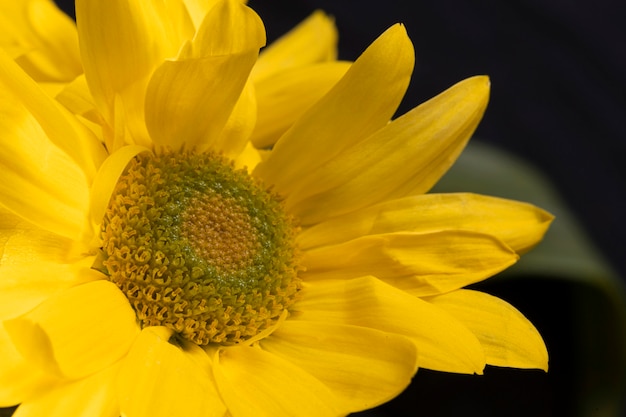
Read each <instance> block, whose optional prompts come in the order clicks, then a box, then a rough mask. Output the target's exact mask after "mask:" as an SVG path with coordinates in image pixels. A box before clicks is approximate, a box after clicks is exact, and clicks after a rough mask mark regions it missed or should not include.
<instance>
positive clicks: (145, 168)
mask: <svg viewBox="0 0 626 417" xmlns="http://www.w3.org/2000/svg"><path fill="white" fill-rule="evenodd" d="M295 230H296V229H295V226H294V224H293V222H292V220H291V218H290V217H289V216H288V215H286V213H285V212H284V210H283V206H282V204H281V202H280V201H279V199H278V198H277V196H276V195H274V194H272V193H271V192H269V191H268V190H267V189H265V187H263V186H262V185H261V184H259V183H258V182H257V181H255V180H254V179H252V178H251V177H250V176H249V175H248V173H247V172H246V171H245V170H238V169H235V168H234V167H233V165H232V163H230V162H229V161H226V160H225V159H224V158H222V157H221V156H218V155H215V154H213V153H201V154H194V153H187V152H170V151H160V152H157V153H155V154H149V153H143V154H140V155H138V156H136V157H135V158H134V159H133V160H132V161H131V162H130V163H129V165H128V167H127V168H126V170H125V171H124V173H123V175H122V176H121V177H120V179H119V180H118V183H117V185H116V187H115V190H114V193H113V195H112V197H111V200H110V202H109V206H108V208H107V210H106V213H105V216H104V220H103V225H102V239H103V246H102V267H103V272H104V273H105V274H106V275H107V276H108V279H109V280H110V281H112V282H114V283H115V284H116V285H117V286H118V287H119V288H120V290H122V292H123V293H124V294H125V295H126V297H127V298H128V300H129V302H130V304H131V305H132V306H133V308H134V310H135V312H136V314H137V318H138V320H139V322H140V324H141V326H142V327H147V326H165V327H168V328H170V329H172V330H173V331H174V332H175V333H176V334H177V335H178V336H179V337H182V338H185V339H188V340H190V341H192V342H194V343H196V344H199V345H207V344H210V343H216V344H222V345H232V344H236V343H238V342H241V341H244V340H247V339H249V338H251V337H254V336H256V335H257V334H259V333H260V332H261V331H263V330H265V329H267V328H269V327H270V326H272V325H273V324H275V323H276V322H277V321H278V319H279V318H280V317H281V316H282V315H283V314H284V312H285V310H287V309H288V308H289V307H290V306H291V305H292V304H293V303H294V301H295V300H296V298H297V295H298V293H299V290H300V287H301V283H300V278H299V277H298V256H297V250H296V246H295V243H294V236H295Z"/></svg>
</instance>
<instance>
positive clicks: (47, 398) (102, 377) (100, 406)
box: [13, 366, 120, 417]
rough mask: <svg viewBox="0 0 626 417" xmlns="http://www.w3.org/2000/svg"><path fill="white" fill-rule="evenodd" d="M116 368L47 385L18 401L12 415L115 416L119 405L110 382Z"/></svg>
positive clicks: (51, 416) (61, 416)
mask: <svg viewBox="0 0 626 417" xmlns="http://www.w3.org/2000/svg"><path fill="white" fill-rule="evenodd" d="M118 368H119V367H118V366H111V367H109V368H107V369H105V370H103V371H102V372H98V373H96V374H95V375H91V376H89V377H87V378H82V379H79V380H77V381H66V382H62V383H57V384H55V385H53V386H49V387H47V389H46V390H45V392H42V393H41V394H39V395H37V396H36V397H33V398H29V399H28V401H26V402H24V404H22V405H20V406H19V407H18V408H17V410H16V411H15V413H14V414H13V417H41V416H46V417H68V416H72V417H117V416H119V415H120V409H119V406H118V403H117V398H116V397H115V391H114V389H113V383H112V382H113V379H114V378H115V374H116V373H117V371H118Z"/></svg>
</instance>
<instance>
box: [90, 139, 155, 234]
mask: <svg viewBox="0 0 626 417" xmlns="http://www.w3.org/2000/svg"><path fill="white" fill-rule="evenodd" d="M142 152H151V151H150V150H149V149H147V148H144V147H143V146H137V145H131V146H125V147H123V148H121V149H119V150H117V151H116V152H114V153H113V154H112V155H111V156H109V157H108V158H107V159H106V160H105V161H104V163H103V164H102V166H101V167H100V171H98V174H97V175H96V178H95V179H94V182H93V186H92V187H91V195H90V197H91V203H90V208H91V213H90V215H91V222H92V224H93V226H94V227H95V228H96V229H98V228H99V227H100V224H101V222H102V218H103V217H104V212H105V210H106V209H107V207H108V206H109V200H110V199H111V194H113V190H114V189H115V186H116V185H117V181H118V180H119V178H120V175H122V173H123V172H124V170H125V169H126V166H127V165H128V163H129V162H130V161H131V159H133V158H134V157H135V156H137V155H138V154H140V153H142Z"/></svg>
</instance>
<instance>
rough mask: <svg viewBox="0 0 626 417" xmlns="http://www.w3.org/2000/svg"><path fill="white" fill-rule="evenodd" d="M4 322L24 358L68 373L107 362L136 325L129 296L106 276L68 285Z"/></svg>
mask: <svg viewBox="0 0 626 417" xmlns="http://www.w3.org/2000/svg"><path fill="white" fill-rule="evenodd" d="M4 325H5V327H6V329H7V331H8V332H9V335H10V336H11V339H12V340H13V343H15V346H16V347H17V349H18V351H19V352H20V354H22V355H23V356H24V357H25V358H26V359H27V360H29V361H31V362H32V363H35V364H37V365H38V366H40V367H41V368H43V369H45V370H46V371H48V372H50V373H54V374H57V375H62V376H66V377H68V378H81V377H85V376H87V375H90V374H93V373H95V372H98V371H100V370H103V369H105V368H106V367H108V366H110V365H112V364H113V363H115V362H116V361H117V360H119V359H120V358H121V357H122V356H123V355H124V354H126V352H127V351H128V349H129V348H130V345H131V343H132V342H133V340H134V338H135V337H136V335H137V333H138V331H139V330H138V327H137V324H136V322H135V312H134V311H133V309H132V308H131V306H130V304H129V303H128V300H127V299H126V297H125V296H124V294H122V292H121V291H120V290H119V289H118V288H117V287H116V286H115V284H113V283H111V282H109V281H95V282H88V283H86V284H81V285H78V286H75V287H72V288H70V289H67V290H65V291H63V292H62V293H60V294H58V295H56V296H53V297H51V298H50V299H48V300H46V301H45V302H43V303H42V304H40V305H39V306H38V307H36V308H35V309H34V310H32V311H30V312H28V313H26V314H25V315H23V316H21V317H18V318H15V319H12V320H9V321H6V322H4Z"/></svg>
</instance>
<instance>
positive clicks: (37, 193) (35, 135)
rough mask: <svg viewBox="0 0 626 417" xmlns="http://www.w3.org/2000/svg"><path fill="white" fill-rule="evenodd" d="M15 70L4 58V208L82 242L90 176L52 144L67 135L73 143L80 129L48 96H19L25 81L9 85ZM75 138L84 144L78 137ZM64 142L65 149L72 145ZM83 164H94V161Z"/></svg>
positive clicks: (0, 187) (0, 157)
mask: <svg viewBox="0 0 626 417" xmlns="http://www.w3.org/2000/svg"><path fill="white" fill-rule="evenodd" d="M14 66H15V64H14V63H12V62H11V61H10V60H8V59H7V58H6V57H0V86H2V88H3V92H4V94H3V98H2V100H0V115H1V116H2V117H0V130H1V131H2V139H1V142H2V143H1V144H2V146H0V161H2V162H0V166H1V171H2V181H0V199H1V201H2V205H4V206H5V207H6V208H8V209H9V210H10V211H12V212H14V213H19V214H20V216H22V217H24V218H26V219H28V220H29V221H31V222H32V223H34V224H37V225H39V226H40V227H42V228H44V229H46V230H49V231H52V232H54V233H57V234H59V235H61V236H65V237H68V238H71V239H74V240H80V239H81V238H82V236H83V233H84V231H85V230H84V229H85V225H86V223H85V220H86V214H87V212H88V205H89V177H88V176H87V174H86V173H85V170H84V169H82V168H83V167H81V165H79V164H78V163H76V162H75V160H74V159H72V158H71V157H70V156H69V155H68V154H67V153H66V152H64V151H63V150H62V149H61V148H60V147H59V146H57V144H56V143H55V142H54V141H53V140H52V137H54V138H56V139H58V140H61V139H60V134H61V133H62V132H65V133H66V135H67V137H68V138H71V137H72V133H74V132H75V130H74V129H72V128H71V123H70V122H69V121H68V119H67V118H66V117H65V115H64V114H63V113H62V112H61V111H60V109H59V108H58V107H55V106H54V105H52V104H51V103H43V102H45V98H43V97H44V96H45V95H44V94H43V93H41V92H39V95H37V96H36V97H33V96H28V97H26V96H23V95H22V94H19V95H18V94H16V93H15V95H14V91H15V89H18V88H19V87H18V86H19V83H20V80H21V78H19V77H17V78H15V84H13V83H12V82H11V81H10V80H11V79H12V78H13V77H12V75H14V74H15V73H17V72H19V71H20V70H19V68H17V71H15V68H13V67H14ZM31 82H32V80H31ZM27 91H28V89H26V90H25V91H24V93H25V92H27ZM35 93H36V92H35ZM38 98H43V99H42V102H36V101H37V99H38ZM46 98H47V97H46ZM40 104H41V106H40ZM46 104H50V106H46ZM83 133H84V132H83ZM74 138H75V139H76V140H77V141H78V140H80V137H79V136H78V135H76V136H74ZM87 139H89V138H87ZM62 143H63V146H64V147H66V146H68V145H70V144H71V143H73V142H72V141H71V140H65V141H62ZM79 149H80V147H79ZM83 149H84V147H83ZM33 150H37V151H36V152H33ZM81 162H82V165H87V166H88V165H90V164H93V160H92V161H89V160H83V161H81Z"/></svg>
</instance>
